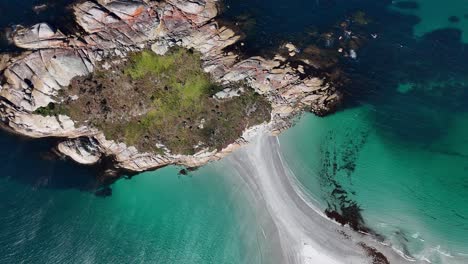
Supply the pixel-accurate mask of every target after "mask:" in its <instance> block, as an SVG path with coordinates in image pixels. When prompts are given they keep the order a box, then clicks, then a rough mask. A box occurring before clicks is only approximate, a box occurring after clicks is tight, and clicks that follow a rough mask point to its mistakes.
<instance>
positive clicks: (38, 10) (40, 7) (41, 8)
mask: <svg viewBox="0 0 468 264" xmlns="http://www.w3.org/2000/svg"><path fill="white" fill-rule="evenodd" d="M47 8H48V6H47V5H46V4H40V5H35V6H33V8H32V9H33V11H34V12H35V13H36V14H39V13H41V12H43V11H45V10H46V9H47Z"/></svg>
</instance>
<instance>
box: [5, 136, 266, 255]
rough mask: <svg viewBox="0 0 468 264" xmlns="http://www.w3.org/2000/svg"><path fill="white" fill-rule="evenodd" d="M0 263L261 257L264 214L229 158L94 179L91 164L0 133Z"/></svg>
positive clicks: (42, 145)
mask: <svg viewBox="0 0 468 264" xmlns="http://www.w3.org/2000/svg"><path fill="white" fill-rule="evenodd" d="M0 143H1V146H2V149H1V150H0V153H1V155H2V157H3V160H2V164H1V165H0V169H1V171H2V173H1V175H0V200H1V203H0V212H1V213H0V263H18V262H20V261H24V262H25V263H201V264H202V263H203V264H204V263H232V264H236V263H260V258H261V256H260V254H261V249H260V248H259V245H258V244H257V243H258V241H257V237H256V235H257V231H258V230H257V229H256V228H257V227H256V226H257V224H256V219H255V214H254V212H252V209H251V207H249V206H248V205H247V201H245V200H244V198H243V191H244V190H241V189H239V187H238V186H236V185H234V184H232V183H231V182H228V181H226V180H225V178H223V177H222V168H223V166H222V165H221V164H213V165H210V166H208V167H205V168H202V169H200V170H198V171H196V172H193V173H191V175H190V176H179V175H178V169H177V168H169V167H168V168H164V169H161V170H158V171H157V172H147V173H143V174H141V175H138V176H137V177H135V178H133V179H131V180H120V181H118V182H117V183H115V184H114V185H113V186H112V190H113V192H112V195H111V196H109V197H98V196H95V195H94V194H93V193H92V192H87V191H80V189H81V190H86V189H88V188H89V187H92V186H93V178H92V177H93V175H94V173H96V172H95V171H93V170H92V169H90V168H87V167H81V166H76V165H74V164H71V163H68V162H64V161H55V160H44V159H40V158H39V156H44V153H45V152H44V151H46V150H47V147H48V146H50V143H48V142H43V141H41V142H36V143H32V142H24V141H21V140H18V139H17V138H16V137H11V136H8V135H5V134H2V135H1V139H0Z"/></svg>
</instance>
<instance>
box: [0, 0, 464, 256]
mask: <svg viewBox="0 0 468 264" xmlns="http://www.w3.org/2000/svg"><path fill="white" fill-rule="evenodd" d="M49 2H50V3H52V5H50V7H49V8H48V9H46V10H45V11H42V12H39V13H38V14H37V13H35V12H34V11H32V6H33V5H38V4H41V1H17V2H15V4H12V2H11V1H7V0H0V32H2V33H0V35H1V34H4V33H5V30H4V28H9V27H11V26H13V25H14V24H16V23H23V24H25V25H28V24H31V23H36V22H40V21H48V22H51V23H53V24H54V25H66V24H68V22H67V23H65V22H64V21H67V18H68V19H69V17H67V16H69V13H68V12H69V10H68V9H67V8H65V4H66V3H67V2H71V1H49ZM358 10H362V11H364V12H365V13H366V14H367V16H368V17H369V18H370V19H371V21H372V22H371V23H370V25H369V28H368V32H367V33H368V34H369V35H370V34H377V35H378V37H377V38H375V39H373V38H369V39H370V40H369V41H368V42H367V43H366V44H365V45H364V46H363V47H362V48H361V49H360V50H359V51H358V57H357V59H356V60H352V59H346V58H344V59H343V60H342V61H340V63H341V65H342V66H343V68H345V72H346V74H348V76H350V79H351V80H352V82H351V83H350V84H349V85H348V86H346V87H345V89H344V94H345V99H346V100H345V103H344V105H343V106H342V108H341V109H340V110H339V111H338V112H337V113H335V114H333V115H330V116H328V117H325V118H319V117H315V116H313V115H312V114H304V115H303V116H302V117H301V118H298V120H297V124H296V125H295V126H294V127H293V128H292V129H290V130H289V131H287V132H286V133H284V134H283V135H282V136H280V143H281V149H282V152H283V156H284V158H285V162H286V163H287V164H288V165H289V167H290V168H291V169H292V172H293V173H294V175H295V177H296V178H297V179H298V181H299V182H300V183H301V184H302V185H303V187H304V188H305V190H306V191H307V192H308V194H309V195H310V196H311V197H312V198H313V199H315V201H317V203H318V204H319V205H320V207H321V208H322V209H323V210H326V209H330V208H345V207H346V206H349V205H356V206H358V208H360V210H361V211H360V213H361V215H362V219H363V222H364V223H365V225H366V226H368V227H369V228H370V229H372V230H373V231H374V232H375V233H376V234H378V235H379V237H381V238H382V239H383V240H384V241H385V242H387V243H391V244H392V246H394V247H395V248H396V249H398V250H400V251H402V252H403V253H405V254H406V255H408V256H412V257H414V258H416V259H421V260H428V261H431V262H432V263H442V262H443V260H446V259H450V256H454V257H457V259H459V258H463V257H466V258H467V261H466V263H468V239H467V237H468V206H466V205H467V204H468V136H467V135H468V103H467V102H468V80H467V78H468V2H467V1H466V0H450V1H436V0H418V1H416V0H415V1H387V0H383V1H374V0H311V1H304V0H290V1H280V0H268V1H267V0H227V1H226V5H225V14H224V16H225V17H226V18H227V19H231V20H236V21H243V26H244V27H243V29H244V30H245V31H246V33H247V35H246V39H245V40H244V42H245V45H246V47H247V48H248V50H249V52H253V53H255V52H258V53H261V52H263V51H264V50H267V49H272V48H273V49H274V48H276V47H278V46H279V45H280V44H281V43H283V42H285V41H291V42H293V43H295V44H297V45H298V46H299V47H300V46H301V41H304V39H307V36H306V35H305V33H304V32H309V31H310V30H311V29H312V28H313V29H314V30H317V29H318V30H326V29H327V28H330V27H331V26H333V25H334V24H335V23H336V22H337V21H341V20H342V19H343V17H344V16H347V15H349V14H350V13H352V12H355V11H358ZM63 14H66V15H63ZM62 19H65V20H62ZM67 27H69V26H65V28H64V29H63V30H64V31H66V28H67ZM6 31H8V30H6ZM0 39H1V36H0ZM10 49H11V46H9V45H8V44H7V43H6V42H3V43H1V44H0V50H3V51H6V50H10ZM51 145H53V141H51V140H34V141H32V140H26V139H21V138H19V137H17V136H12V135H8V134H6V133H1V134H0V146H1V147H0V153H1V155H2V157H3V161H2V164H0V169H1V170H0V171H1V173H0V200H1V201H2V202H0V263H18V262H20V261H23V262H24V263H248V264H250V263H271V262H269V261H268V260H267V259H268V257H266V256H264V253H265V252H266V251H267V247H268V246H266V244H267V243H269V241H265V240H264V239H263V238H262V237H264V235H265V234H264V233H262V232H263V231H262V225H261V224H262V221H261V219H257V214H256V211H255V208H254V207H253V206H252V205H251V203H250V201H249V200H248V196H247V195H244V192H245V190H243V188H242V186H243V185H242V184H238V183H236V181H235V180H233V179H231V178H230V176H232V174H231V173H228V172H226V170H230V169H232V165H230V164H229V161H226V160H224V161H221V162H216V163H213V164H210V165H208V166H206V167H203V168H201V169H199V170H197V171H195V172H192V173H190V175H189V176H181V175H178V171H179V169H180V168H175V167H168V168H165V169H162V170H158V171H156V172H146V173H143V174H141V175H137V176H134V177H132V178H131V179H122V180H119V181H117V182H116V183H115V184H113V185H112V186H111V189H112V194H111V195H110V196H107V197H102V196H97V195H95V194H94V191H93V190H94V188H95V187H96V182H95V180H94V176H95V175H96V173H98V172H97V169H95V168H91V167H85V166H78V165H75V164H73V163H71V162H69V161H63V160H56V159H55V158H54V157H53V155H51V154H50V153H49V148H50V146H51ZM270 243H271V241H270ZM444 263H451V262H450V261H445V262H444Z"/></svg>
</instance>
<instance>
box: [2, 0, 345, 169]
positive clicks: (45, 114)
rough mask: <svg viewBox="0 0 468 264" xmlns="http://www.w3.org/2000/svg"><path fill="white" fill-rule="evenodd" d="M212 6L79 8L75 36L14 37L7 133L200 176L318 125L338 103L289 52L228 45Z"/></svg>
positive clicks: (41, 28) (232, 37) (44, 31)
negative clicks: (301, 125)
mask: <svg viewBox="0 0 468 264" xmlns="http://www.w3.org/2000/svg"><path fill="white" fill-rule="evenodd" d="M218 4H219V3H218V1H216V0H194V1H187V0H165V1H148V0H145V1H143V0H141V1H129V0H114V1H113V0H98V1H96V2H94V1H79V2H77V3H76V4H74V5H73V7H72V8H73V12H74V15H75V20H76V23H77V24H78V26H79V28H80V29H82V30H80V32H76V33H75V34H71V35H65V34H63V33H62V32H61V31H60V30H56V29H54V28H53V27H52V26H50V25H48V24H45V23H41V24H37V25H34V26H32V27H28V28H22V29H19V30H17V31H16V32H15V33H14V34H13V42H14V44H15V45H16V46H17V47H19V48H22V49H24V50H26V51H23V52H21V53H20V54H16V55H8V54H3V55H1V57H0V116H1V121H2V123H3V124H4V127H6V128H8V129H9V130H11V131H14V132H15V133H18V134H21V135H25V136H29V137H34V138H43V137H54V138H57V139H58V146H57V149H58V151H59V152H60V153H62V154H64V155H66V156H68V157H69V158H71V159H73V160H75V161H76V162H79V163H82V164H95V163H98V162H99V161H100V160H102V159H104V158H111V160H112V164H113V167H114V169H116V170H119V169H123V170H128V171H134V172H138V171H144V170H150V169H155V168H159V167H162V166H166V165H171V164H176V165H182V166H187V167H197V166H201V165H203V164H205V163H207V162H210V161H213V160H217V159H220V158H222V157H224V156H226V155H227V154H229V153H231V152H232V151H233V150H235V149H236V148H238V147H239V146H241V145H243V144H245V143H247V142H248V141H249V140H250V139H251V138H252V137H253V136H254V135H255V134H257V133H259V131H262V132H264V131H267V132H270V133H278V132H281V131H283V130H284V129H285V128H287V127H289V126H290V125H291V121H292V119H293V118H294V117H295V116H296V115H297V114H298V113H300V112H303V111H311V112H314V113H316V114H318V115H324V114H326V113H328V112H330V111H332V110H333V108H334V107H335V105H336V104H337V103H338V102H339V101H340V98H341V94H340V93H339V92H338V91H337V89H336V88H335V87H334V85H333V84H332V83H331V82H328V81H326V80H325V79H324V78H323V77H320V76H316V75H314V74H312V73H313V72H314V71H313V70H314V69H317V68H318V66H317V62H314V61H312V60H309V59H304V58H296V59H295V60H291V58H292V57H294V56H295V55H296V52H297V51H296V48H295V46H294V45H292V44H290V43H288V44H286V45H284V47H283V48H282V50H280V51H279V52H278V54H277V55H276V56H274V58H271V59H268V58H263V57H260V56H254V57H246V56H242V55H241V54H238V52H235V51H233V50H235V49H231V48H230V47H232V46H234V45H238V44H239V41H240V38H241V37H240V35H239V34H237V33H236V32H235V30H234V29H232V28H229V26H223V25H222V23H219V21H217V20H216V18H217V16H218V13H219V6H218Z"/></svg>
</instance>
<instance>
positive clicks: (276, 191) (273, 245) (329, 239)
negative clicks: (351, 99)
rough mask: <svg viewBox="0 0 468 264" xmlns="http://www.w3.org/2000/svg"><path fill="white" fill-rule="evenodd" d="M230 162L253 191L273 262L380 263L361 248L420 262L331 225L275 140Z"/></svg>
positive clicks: (392, 259) (244, 151)
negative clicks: (297, 177) (310, 196)
mask: <svg viewBox="0 0 468 264" xmlns="http://www.w3.org/2000/svg"><path fill="white" fill-rule="evenodd" d="M229 161H230V162H231V163H232V164H233V166H234V167H235V169H236V173H237V174H238V176H240V179H242V181H243V183H244V184H245V185H246V187H247V188H248V190H249V192H250V193H249V195H250V196H251V197H252V200H253V203H254V204H253V205H254V206H255V208H257V210H256V211H257V214H258V219H260V221H261V223H262V229H263V230H264V232H263V234H262V236H263V239H264V240H263V241H264V242H266V243H267V244H269V245H268V246H264V248H265V253H264V255H265V256H264V259H268V262H270V263H281V264H284V263H301V264H302V263H304V264H312V263H313V264H338V263H356V264H364V263H376V262H373V259H372V258H371V257H369V256H368V255H367V254H366V252H365V250H364V249H363V248H362V247H361V246H359V245H358V243H365V244H366V245H368V246H370V247H373V248H375V249H376V250H377V251H379V252H381V253H383V254H384V255H385V256H386V258H387V259H388V261H389V262H390V263H419V261H416V260H410V259H406V258H404V257H402V256H401V255H399V254H398V253H397V252H396V251H394V250H393V249H392V248H391V247H388V246H385V245H382V244H381V243H379V242H377V241H376V240H375V239H374V238H372V237H370V236H366V235H361V234H358V233H357V232H354V231H352V230H351V229H350V228H348V227H342V226H340V225H338V224H337V223H335V222H333V221H331V220H329V219H328V218H327V217H326V216H325V215H324V214H323V213H322V212H321V211H320V210H319V209H318V207H317V206H316V205H315V204H314V203H313V202H312V200H311V199H309V197H308V196H307V194H306V192H304V191H303V190H302V188H301V186H300V185H299V184H298V183H297V181H296V180H295V177H294V175H293V174H292V172H291V171H290V170H289V168H288V166H287V164H285V162H284V161H283V159H282V157H281V153H280V145H279V141H278V139H277V138H276V137H267V136H262V137H259V138H257V139H256V140H255V142H254V143H253V144H251V145H250V146H248V147H245V148H243V149H241V150H240V151H237V152H236V153H234V155H233V156H232V157H230V158H229Z"/></svg>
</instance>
